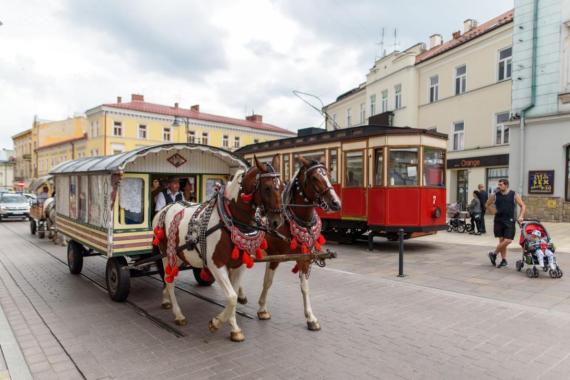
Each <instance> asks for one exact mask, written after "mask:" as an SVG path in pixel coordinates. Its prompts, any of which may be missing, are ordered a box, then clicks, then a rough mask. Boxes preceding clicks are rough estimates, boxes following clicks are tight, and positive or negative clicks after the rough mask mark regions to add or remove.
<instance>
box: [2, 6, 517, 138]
mask: <svg viewBox="0 0 570 380" xmlns="http://www.w3.org/2000/svg"><path fill="white" fill-rule="evenodd" d="M510 8H512V0H478V1H472V0H430V1H419V0H418V1H410V0H401V1H393V0H376V1H372V0H353V1H340V0H310V1H309V0H291V1H285V0H274V1H270V0H259V1H251V0H228V1H224V0H219V1H218V0H215V1H188V0H186V1H185V0H162V1H152V0H137V1H113V0H98V1H95V0H92V1H87V0H27V1H17V0H0V21H1V22H2V24H3V25H2V26H0V52H1V53H0V142H1V144H0V146H1V147H11V146H12V141H11V138H10V137H11V136H12V135H13V134H15V133H17V132H19V131H22V130H24V129H26V128H30V127H31V124H32V121H33V118H34V115H38V117H40V118H41V119H49V120H57V119H62V118H65V117H68V116H72V115H74V114H76V113H83V112H84V111H85V110H87V109H89V108H91V107H94V106H97V105H99V104H102V103H106V102H114V101H115V99H116V96H118V95H121V96H123V99H128V98H130V94H131V93H141V94H144V96H145V100H147V101H151V102H155V103H162V104H174V102H179V103H180V105H181V106H184V107H190V105H192V104H200V109H201V110H202V111H204V112H209V113H214V114H221V115H225V116H232V117H239V118H241V117H244V116H245V115H246V114H250V113H251V112H252V111H255V113H259V114H262V115H263V117H264V121H267V122H269V123H272V124H275V125H278V126H280V127H284V128H288V129H290V130H297V129H298V128H304V127H308V126H319V125H320V124H321V121H322V118H321V117H320V116H319V114H318V113H317V112H316V111H314V110H312V109H311V108H309V107H308V106H307V105H305V104H304V103H302V102H301V101H300V100H299V99H297V98H296V97H295V96H294V95H293V94H292V92H291V91H292V90H295V89H296V90H301V91H305V92H309V93H313V94H315V95H318V96H319V97H320V98H321V99H322V100H323V102H324V103H325V104H327V103H329V102H331V101H333V100H334V99H335V97H336V96H338V95H339V94H340V93H342V92H345V91H347V90H349V89H351V88H352V87H354V86H356V85H358V84H359V83H361V82H363V81H364V79H365V75H366V73H367V71H368V69H369V68H370V67H371V66H372V64H373V62H374V58H375V56H376V54H377V52H378V46H377V44H376V43H377V42H378V40H379V34H380V30H381V28H382V27H384V28H385V35H386V36H385V46H386V48H387V49H388V51H390V49H392V46H393V44H394V38H393V31H394V28H397V29H398V42H399V46H400V48H402V49H404V48H407V47H409V46H411V45H412V44H414V43H415V42H427V40H428V36H429V35H431V34H433V33H441V34H443V36H444V39H445V40H448V39H449V38H450V36H451V33H452V32H453V31H454V30H459V29H461V27H462V22H463V20H464V19H466V18H475V19H476V20H478V21H479V22H483V21H485V20H488V19H490V18H492V17H494V16H496V15H498V14H500V13H502V12H504V11H507V10H509V9H510ZM311 101H313V102H314V103H315V104H316V105H319V104H318V102H316V101H315V100H311ZM319 106H320V105H319Z"/></svg>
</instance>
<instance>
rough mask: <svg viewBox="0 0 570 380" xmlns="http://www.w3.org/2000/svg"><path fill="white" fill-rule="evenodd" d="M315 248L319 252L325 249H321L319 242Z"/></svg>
mask: <svg viewBox="0 0 570 380" xmlns="http://www.w3.org/2000/svg"><path fill="white" fill-rule="evenodd" d="M315 248H316V250H317V251H320V250H321V249H323V247H321V245H320V244H319V242H315Z"/></svg>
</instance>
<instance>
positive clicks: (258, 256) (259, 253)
mask: <svg viewBox="0 0 570 380" xmlns="http://www.w3.org/2000/svg"><path fill="white" fill-rule="evenodd" d="M255 258H256V259H258V260H261V259H263V251H262V250H261V248H257V249H256V250H255Z"/></svg>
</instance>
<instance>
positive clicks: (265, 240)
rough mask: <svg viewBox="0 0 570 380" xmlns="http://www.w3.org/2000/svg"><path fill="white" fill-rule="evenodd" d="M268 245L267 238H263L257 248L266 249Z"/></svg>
mask: <svg viewBox="0 0 570 380" xmlns="http://www.w3.org/2000/svg"><path fill="white" fill-rule="evenodd" d="M268 246H269V245H268V244H267V239H263V241H262V242H261V245H260V246H259V248H261V249H267V247H268Z"/></svg>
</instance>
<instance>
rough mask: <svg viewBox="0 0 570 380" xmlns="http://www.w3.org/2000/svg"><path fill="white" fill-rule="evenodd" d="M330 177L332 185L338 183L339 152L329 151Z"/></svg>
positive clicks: (335, 150)
mask: <svg viewBox="0 0 570 380" xmlns="http://www.w3.org/2000/svg"><path fill="white" fill-rule="evenodd" d="M329 175H330V177H331V183H338V150H337V149H331V150H329Z"/></svg>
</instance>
